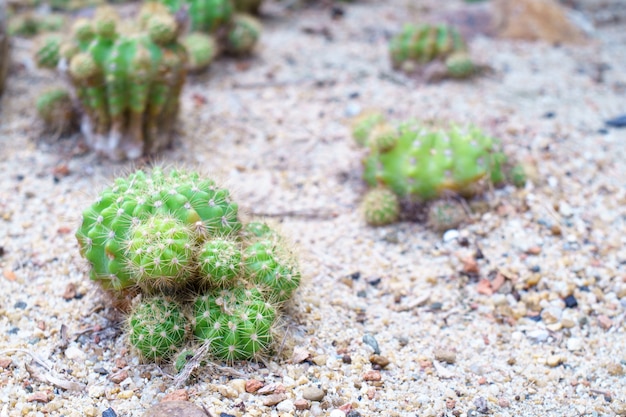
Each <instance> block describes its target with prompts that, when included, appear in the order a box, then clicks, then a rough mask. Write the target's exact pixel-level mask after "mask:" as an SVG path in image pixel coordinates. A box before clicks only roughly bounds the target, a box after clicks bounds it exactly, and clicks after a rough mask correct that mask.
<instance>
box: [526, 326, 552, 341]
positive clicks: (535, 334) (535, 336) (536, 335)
mask: <svg viewBox="0 0 626 417" xmlns="http://www.w3.org/2000/svg"><path fill="white" fill-rule="evenodd" d="M526 336H527V337H528V338H529V339H531V340H532V341H534V342H537V343H542V342H545V341H546V340H548V337H549V336H550V333H548V332H547V331H546V330H542V329H539V330H532V331H530V332H527V333H526Z"/></svg>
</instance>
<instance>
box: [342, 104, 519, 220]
mask: <svg viewBox="0 0 626 417" xmlns="http://www.w3.org/2000/svg"><path fill="white" fill-rule="evenodd" d="M369 117H370V119H369V120H376V121H377V122H376V123H378V124H375V123H369V124H368V125H367V126H366V127H367V128H362V129H355V131H354V136H355V140H356V141H357V142H360V143H366V144H367V149H368V155H367V156H366V157H365V159H364V161H363V162H364V166H365V169H364V179H365V181H366V182H367V183H368V184H369V185H370V186H371V187H374V189H373V190H372V191H371V192H370V193H371V195H370V194H368V195H367V196H366V197H365V199H364V208H365V212H366V218H367V220H368V223H370V224H374V225H380V224H387V223H390V222H393V221H394V220H395V219H396V218H397V216H398V215H397V214H395V213H396V211H397V210H399V209H398V203H397V201H396V202H394V199H393V198H392V196H391V195H390V194H389V192H391V193H393V194H394V195H395V196H397V198H399V199H400V200H402V199H407V200H409V201H417V202H426V201H430V200H434V199H436V198H438V197H441V196H444V195H446V194H453V195H460V196H463V197H470V196H473V195H475V194H478V193H480V192H482V191H483V190H484V189H485V187H484V185H485V183H491V184H495V185H498V184H502V183H505V182H507V181H509V182H513V183H514V184H516V185H522V184H523V181H524V180H523V179H524V178H525V177H524V172H523V169H522V168H517V167H514V168H513V169H510V165H509V163H508V161H507V158H506V156H505V155H504V153H503V152H502V151H501V148H500V145H499V142H498V141H497V140H496V139H494V138H492V137H489V136H487V135H485V134H484V133H482V132H481V131H480V130H478V129H476V128H466V129H461V128H459V127H452V128H450V129H448V130H436V129H435V130H428V129H426V128H424V127H422V126H420V125H418V124H415V123H405V124H402V125H400V126H399V127H398V128H392V127H390V126H389V125H388V124H386V122H385V121H384V119H383V118H382V117H380V118H376V119H374V118H373V117H374V116H369ZM452 206H453V204H452V203H449V204H448V205H447V206H446V205H436V206H434V207H432V210H431V212H432V213H431V218H432V219H433V220H432V222H431V223H432V224H433V225H435V226H436V225H438V224H442V225H443V226H441V227H447V226H445V224H446V223H447V224H453V223H455V222H457V219H459V218H463V217H464V213H463V212H462V210H459V209H458V207H452Z"/></svg>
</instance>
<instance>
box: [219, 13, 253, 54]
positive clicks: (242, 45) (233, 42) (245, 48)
mask: <svg viewBox="0 0 626 417" xmlns="http://www.w3.org/2000/svg"><path fill="white" fill-rule="evenodd" d="M260 36H261V24H260V23H259V21H258V20H257V19H255V18H254V17H252V16H246V15H243V14H237V15H235V17H234V18H233V21H232V27H231V29H230V30H229V31H228V35H227V36H226V43H225V47H224V48H225V49H226V51H227V52H228V53H230V54H233V55H246V54H249V53H251V52H252V50H253V49H254V46H255V45H256V44H257V42H258V40H259V37H260Z"/></svg>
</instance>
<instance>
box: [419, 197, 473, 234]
mask: <svg viewBox="0 0 626 417" xmlns="http://www.w3.org/2000/svg"><path fill="white" fill-rule="evenodd" d="M466 218H467V213H466V212H465V208H464V207H463V205H462V204H461V203H460V202H458V201H456V200H450V199H446V200H436V201H433V202H432V203H431V204H430V205H429V207H428V220H427V223H428V226H429V227H430V228H431V229H433V230H435V231H437V232H445V231H446V230H450V229H454V228H456V227H458V226H459V225H460V224H461V223H463V221H464V220H465V219H466Z"/></svg>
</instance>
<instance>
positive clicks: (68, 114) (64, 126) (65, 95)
mask: <svg viewBox="0 0 626 417" xmlns="http://www.w3.org/2000/svg"><path fill="white" fill-rule="evenodd" d="M37 114H38V115H39V118H40V119H41V120H43V122H44V125H45V127H46V130H47V131H49V132H52V133H53V134H55V135H61V134H63V133H65V132H68V131H70V130H71V128H72V127H73V126H74V125H75V124H76V112H75V110H74V105H73V103H72V99H71V97H70V94H69V92H68V91H67V90H65V89H63V88H56V89H52V90H49V91H47V92H45V93H43V94H42V95H41V96H39V98H38V99H37Z"/></svg>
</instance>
